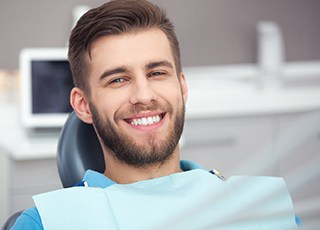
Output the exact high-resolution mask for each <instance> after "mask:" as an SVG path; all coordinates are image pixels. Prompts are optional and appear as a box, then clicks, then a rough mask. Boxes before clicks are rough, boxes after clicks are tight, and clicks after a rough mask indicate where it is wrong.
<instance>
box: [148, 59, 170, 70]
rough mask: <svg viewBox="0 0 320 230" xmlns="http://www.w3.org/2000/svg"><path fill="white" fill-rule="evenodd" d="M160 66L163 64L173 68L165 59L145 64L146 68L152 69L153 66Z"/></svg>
mask: <svg viewBox="0 0 320 230" xmlns="http://www.w3.org/2000/svg"><path fill="white" fill-rule="evenodd" d="M161 66H165V67H168V68H170V69H173V65H172V64H171V63H170V62H168V61H166V60H164V61H156V62H150V63H149V64H147V65H146V69H154V68H157V67H161Z"/></svg>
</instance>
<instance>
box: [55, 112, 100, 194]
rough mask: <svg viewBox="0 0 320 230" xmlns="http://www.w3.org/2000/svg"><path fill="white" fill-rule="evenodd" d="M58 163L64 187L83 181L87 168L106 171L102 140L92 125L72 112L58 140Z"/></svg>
mask: <svg viewBox="0 0 320 230" xmlns="http://www.w3.org/2000/svg"><path fill="white" fill-rule="evenodd" d="M57 164H58V170H59V175H60V179H61V182H62V185H63V187H65V188H66V187H72V186H74V185H75V184H76V183H78V182H81V181H82V178H83V175H84V173H85V171H86V170H87V169H92V170H95V171H98V172H104V169H105V163H104V157H103V153H102V149H101V145H100V142H99V141H98V137H97V135H96V133H95V131H94V128H93V126H92V125H89V124H86V123H84V122H83V121H81V120H80V119H79V118H78V117H77V115H76V114H75V112H71V113H70V115H69V117H68V119H67V121H66V122H65V124H64V126H63V128H62V130H61V134H60V138H59V141H58V151H57Z"/></svg>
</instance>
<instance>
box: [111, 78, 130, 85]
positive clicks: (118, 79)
mask: <svg viewBox="0 0 320 230" xmlns="http://www.w3.org/2000/svg"><path fill="white" fill-rule="evenodd" d="M125 81H126V79H124V78H116V79H113V80H112V81H110V82H109V84H113V83H121V82H125Z"/></svg>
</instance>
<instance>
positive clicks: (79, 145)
mask: <svg viewBox="0 0 320 230" xmlns="http://www.w3.org/2000/svg"><path fill="white" fill-rule="evenodd" d="M57 165H58V171H59V176H60V180H61V182H62V185H63V187H64V188H67V187H72V186H74V185H75V184H76V183H78V182H81V181H82V178H83V175H84V173H85V171H86V170H87V169H92V170H95V171H97V172H102V173H103V172H104V169H105V163H104V158H103V153H102V149H101V146H100V143H99V141H98V138H97V135H96V133H95V131H94V128H93V126H92V125H89V124H86V123H84V122H82V121H81V120H80V119H79V118H78V117H77V115H76V114H75V112H71V113H70V115H69V117H68V119H67V120H66V122H65V124H64V126H63V128H62V130H61V133H60V137H59V141H58V149H57ZM22 212H23V211H19V212H16V213H14V214H13V215H12V216H11V217H10V218H8V219H7V221H6V222H5V223H4V224H3V226H2V228H1V229H2V230H9V229H10V228H11V227H12V226H13V225H14V223H15V221H16V219H17V218H18V217H19V216H20V214H21V213H22Z"/></svg>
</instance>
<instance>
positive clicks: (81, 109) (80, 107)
mask: <svg viewBox="0 0 320 230" xmlns="http://www.w3.org/2000/svg"><path fill="white" fill-rule="evenodd" d="M70 104H71V106H72V108H73V110H74V111H75V113H76V114H77V116H78V117H79V118H80V119H81V120H82V121H83V122H85V123H88V124H92V114H91V111H90V108H89V103H88V101H87V99H86V97H85V95H84V92H83V90H81V89H79V88H77V87H74V88H73V89H72V90H71V93H70Z"/></svg>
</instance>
